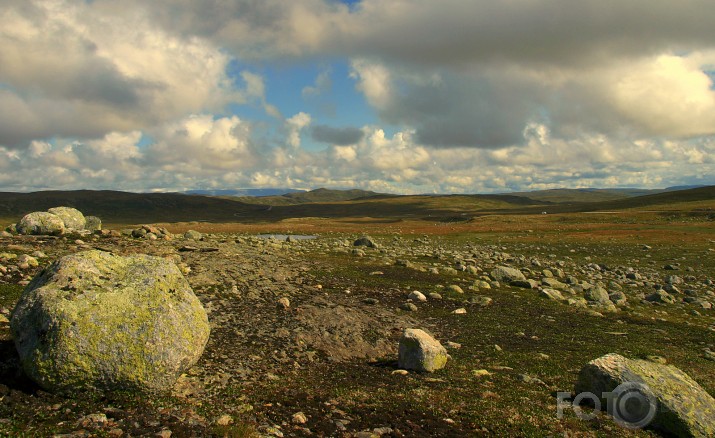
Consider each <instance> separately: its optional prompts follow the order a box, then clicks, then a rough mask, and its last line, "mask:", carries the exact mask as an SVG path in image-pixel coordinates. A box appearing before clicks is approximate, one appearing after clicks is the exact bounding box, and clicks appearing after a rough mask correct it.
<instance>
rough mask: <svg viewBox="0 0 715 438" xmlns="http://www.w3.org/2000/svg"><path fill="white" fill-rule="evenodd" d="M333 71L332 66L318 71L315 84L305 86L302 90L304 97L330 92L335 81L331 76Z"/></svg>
mask: <svg viewBox="0 0 715 438" xmlns="http://www.w3.org/2000/svg"><path fill="white" fill-rule="evenodd" d="M331 73H332V72H331V70H330V68H326V69H324V70H323V71H321V72H320V73H318V76H317V77H316V78H315V83H314V84H313V85H309V86H307V87H303V90H302V91H301V95H302V96H303V98H311V97H317V96H320V95H321V94H325V93H327V92H329V91H330V90H331V88H332V86H333V81H332V79H331V78H330V75H331Z"/></svg>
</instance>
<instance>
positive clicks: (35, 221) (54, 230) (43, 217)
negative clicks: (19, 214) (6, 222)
mask: <svg viewBox="0 0 715 438" xmlns="http://www.w3.org/2000/svg"><path fill="white" fill-rule="evenodd" d="M17 232H18V233H19V234H35V235H46V236H59V235H61V234H64V233H65V224H64V222H63V221H62V219H61V218H60V217H59V216H57V215H54V214H52V213H48V212H46V211H36V212H33V213H29V214H27V215H25V216H24V217H23V218H22V219H20V222H19V223H18V224H17Z"/></svg>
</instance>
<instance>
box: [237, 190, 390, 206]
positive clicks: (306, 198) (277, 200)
mask: <svg viewBox="0 0 715 438" xmlns="http://www.w3.org/2000/svg"><path fill="white" fill-rule="evenodd" d="M377 196H387V197H390V196H397V195H388V194H384V193H377V192H371V191H367V190H359V189H352V190H334V189H326V188H319V189H315V190H311V191H307V192H306V191H293V192H290V193H282V194H281V195H280V196H262V197H258V198H252V199H251V198H249V197H245V196H244V197H239V198H238V199H237V200H239V201H241V202H245V203H249V204H262V205H274V206H279V205H298V204H312V203H317V202H343V201H355V200H359V199H369V198H374V197H377Z"/></svg>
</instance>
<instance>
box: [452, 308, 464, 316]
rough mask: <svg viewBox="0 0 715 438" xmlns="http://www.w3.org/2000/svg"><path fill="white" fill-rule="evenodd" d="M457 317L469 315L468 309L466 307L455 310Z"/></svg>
mask: <svg viewBox="0 0 715 438" xmlns="http://www.w3.org/2000/svg"><path fill="white" fill-rule="evenodd" d="M452 313H454V314H455V315H465V314H466V313H467V309H465V308H464V307H460V308H459V309H455V310H453V311H452Z"/></svg>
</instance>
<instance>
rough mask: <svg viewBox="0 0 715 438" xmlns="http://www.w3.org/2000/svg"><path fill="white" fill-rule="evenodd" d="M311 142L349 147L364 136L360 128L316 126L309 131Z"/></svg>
mask: <svg viewBox="0 0 715 438" xmlns="http://www.w3.org/2000/svg"><path fill="white" fill-rule="evenodd" d="M310 134H311V136H312V137H313V140H315V141H319V142H322V143H330V144H335V145H350V144H354V143H357V142H359V141H360V140H362V138H363V136H364V135H365V134H364V132H363V130H362V129H360V128H354V127H351V126H348V127H344V128H335V127H332V126H327V125H316V126H314V127H313V129H312V130H311V133H310Z"/></svg>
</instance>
